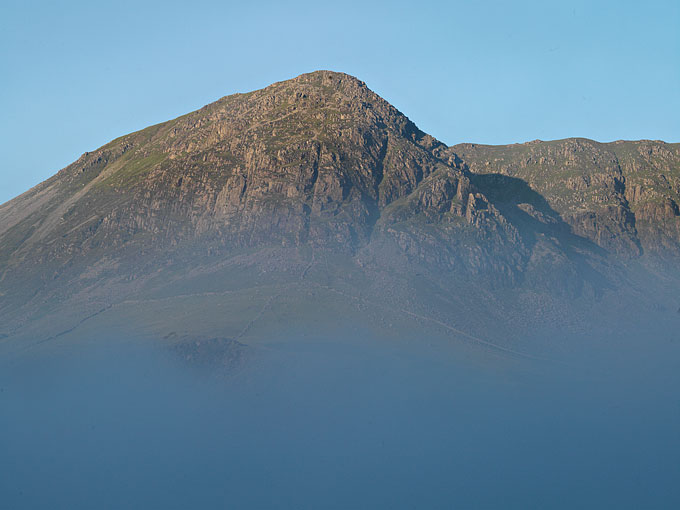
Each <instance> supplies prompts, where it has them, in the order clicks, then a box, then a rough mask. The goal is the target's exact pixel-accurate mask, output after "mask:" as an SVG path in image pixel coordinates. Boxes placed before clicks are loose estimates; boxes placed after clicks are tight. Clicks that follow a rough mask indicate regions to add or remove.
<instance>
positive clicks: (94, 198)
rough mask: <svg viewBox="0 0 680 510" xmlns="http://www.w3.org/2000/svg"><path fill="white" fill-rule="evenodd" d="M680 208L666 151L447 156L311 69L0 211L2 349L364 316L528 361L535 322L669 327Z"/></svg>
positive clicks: (104, 151) (499, 150)
mask: <svg viewBox="0 0 680 510" xmlns="http://www.w3.org/2000/svg"><path fill="white" fill-rule="evenodd" d="M679 203H680V144H667V143H664V142H659V141H639V142H622V141H620V142H613V143H608V144H601V143H597V142H594V141H591V140H585V139H568V140H560V141H552V142H541V141H534V142H529V143H525V144H516V145H508V146H483V145H476V144H461V145H456V146H452V147H447V146H446V145H444V144H443V143H441V142H439V141H437V140H436V139H434V138H433V137H432V136H430V135H427V134H426V133H423V132H422V131H420V130H419V129H418V128H417V127H416V126H415V125H414V124H413V123H412V122H411V121H410V120H409V119H408V118H407V117H406V116H404V115H403V114H402V113H400V112H399V111H398V110H397V109H395V108H394V107H393V106H391V105H390V104H389V103H387V102H386V101H385V100H384V99H382V98H380V97H379V96H378V95H376V94H375V93H374V92H372V91H371V90H370V89H368V88H367V87H366V85H365V84H364V83H363V82H361V81H359V80H358V79H356V78H353V77H351V76H348V75H346V74H342V73H335V72H330V71H318V72H314V73H310V74H304V75H301V76H299V77H297V78H294V79H292V80H288V81H284V82H280V83H275V84H273V85H271V86H269V87H267V88H264V89H262V90H258V91H255V92H250V93H247V94H235V95H231V96H227V97H224V98H222V99H220V100H218V101H216V102H214V103H212V104H209V105H207V106H205V107H203V108H201V109H200V110H198V111H196V112H193V113H189V114H187V115H184V116H182V117H179V118H177V119H174V120H171V121H168V122H164V123H162V124H158V125H155V126H151V127H149V128H146V129H144V130H142V131H139V132H136V133H132V134H130V135H126V136H123V137H121V138H118V139H116V140H114V141H112V142H110V143H109V144H107V145H105V146H103V147H101V148H99V149H97V150H95V151H93V152H87V153H85V154H83V155H82V156H81V157H80V158H79V159H78V160H77V161H76V162H74V163H72V164H71V165H69V166H68V167H66V168H64V169H62V170H61V171H59V172H58V173H57V174H56V175H54V176H53V177H52V178H50V179H48V180H47V181H45V182H43V183H41V184H39V185H38V186H36V187H35V188H33V189H31V190H29V191H27V192H26V193H24V194H23V195H21V196H19V197H17V198H15V199H13V200H11V201H9V202H7V203H5V204H4V205H2V206H0V299H1V301H0V336H1V337H3V340H0V342H2V345H4V346H5V347H6V348H8V349H24V348H26V347H27V346H32V345H35V344H40V345H45V344H55V342H56V341H57V340H59V341H61V342H64V341H66V340H73V341H75V340H76V339H79V338H85V337H87V335H88V334H90V335H91V334H93V332H95V331H102V330H103V331H110V332H113V331H123V330H125V331H134V332H135V333H136V334H141V335H145V336H149V337H152V338H156V339H165V341H167V342H170V343H173V344H177V343H183V344H184V343H187V342H189V343H191V342H192V341H193V340H194V339H201V340H200V341H199V340H197V341H196V342H197V344H198V343H201V342H203V343H204V344H206V343H207V344H209V345H213V346H214V342H211V341H210V339H214V338H224V339H227V340H228V343H229V349H233V348H234V346H235V345H241V343H242V342H243V343H244V345H245V344H249V345H253V344H257V343H258V342H267V341H271V339H272V338H273V337H285V336H286V335H291V334H312V335H322V334H325V333H327V332H328V331H332V330H337V331H341V330H347V329H348V328H349V329H350V330H351V329H352V328H365V329H367V330H370V331H372V332H373V333H374V334H378V335H383V336H386V337H391V336H394V335H406V336H408V335H414V334H416V335H418V334H425V333H424V332H428V334H435V333H436V334H438V335H440V336H445V337H451V338H455V339H456V340H459V341H461V342H463V343H467V344H471V345H475V346H479V345H482V346H484V348H488V349H495V350H500V351H503V352H505V353H506V354H513V353H514V354H517V353H520V354H522V353H526V352H528V350H530V351H531V352H533V353H535V352H537V351H540V350H541V347H540V346H538V347H537V346H536V345H532V346H531V347H530V348H529V347H527V346H523V345H522V344H521V343H522V341H523V340H522V339H523V338H526V337H527V334H528V333H535V332H537V331H543V328H546V327H548V326H550V327H555V326H556V327H557V328H559V329H560V330H562V331H566V330H569V331H580V332H584V331H587V330H589V328H591V327H592V326H593V324H596V323H597V324H600V325H601V326H602V327H606V328H613V329H611V331H616V328H621V327H627V325H629V324H630V321H632V320H633V319H632V316H631V310H635V311H636V312H639V313H648V312H649V313H652V312H653V313H656V314H657V315H658V317H659V320H674V319H675V317H676V315H674V314H675V311H676V309H677V307H678V303H677V299H676V298H677V296H675V295H674V289H675V288H677V284H678V279H679V276H678V275H679V273H678V268H679V264H678V262H680V258H679V255H680V211H679V209H678V204H679ZM605 318H606V320H605ZM211 348H212V347H211ZM182 352H184V351H182ZM230 352H231V351H230ZM230 356H231V354H230Z"/></svg>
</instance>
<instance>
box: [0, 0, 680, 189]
mask: <svg viewBox="0 0 680 510" xmlns="http://www.w3.org/2000/svg"><path fill="white" fill-rule="evenodd" d="M679 27H680V2H677V0H669V1H662V0H650V1H648V2H639V1H636V2H630V1H626V0H619V1H600V2H597V1H592V0H591V1H580V0H579V1H573V2H549V1H518V2H514V3H513V2H507V1H504V2H501V1H477V2H456V1H449V2H436V1H432V2H399V1H391V2H368V1H363V2H352V1H344V2H333V3H320V2H295V1H291V2H247V3H243V2H239V3H231V2H207V1H201V0H194V1H192V2H186V1H184V2H174V1H172V0H167V1H164V2H142V1H139V2H131V1H127V0H120V1H116V2H108V3H106V4H103V3H101V4H100V3H97V2H92V1H88V2H80V1H72V2H68V1H66V2H31V1H30V0H29V1H21V2H18V1H15V0H4V1H3V3H2V7H0V73H1V76H0V78H1V79H0V108H1V111H2V117H1V118H0V139H1V140H2V150H1V151H0V177H2V187H0V202H4V201H6V200H8V199H10V198H12V197H13V196H16V195H18V194H19V193H21V192H23V191H25V190H26V189H28V188H30V187H31V186H33V185H35V184H37V183H38V182H40V181H41V180H44V179H45V178H47V177H49V176H50V175H52V174H53V173H55V172H56V171H57V170H59V169H60V168H62V167H64V166H65V165H67V164H68V163H70V162H71V161H73V160H75V159H76V158H77V157H78V156H79V155H80V154H82V153H83V152H85V151H90V150H93V149H95V148H97V147H99V146H101V145H103V144H105V143H106V142H108V141H110V140H111V139H113V138H116V137H118V136H120V135H122V134H125V133H128V132H131V131H135V130H137V129H141V128H143V127H145V126H148V125H150V124H155V123H157V122H161V121H164V120H167V119H170V118H174V117H176V116H178V115H181V114H183V113H186V112H188V111H191V110H194V109H197V108H199V107H201V106H202V105H204V104H206V103H208V102H211V101H214V100H216V99H218V98H219V97H221V96H224V95H227V94H231V93H233V92H245V91H248V90H252V89H257V88H261V87H264V86H266V85H268V84H269V83H271V82H274V81H280V80H284V79H287V78H291V77H293V76H296V75H298V74H300V73H303V72H308V71H312V70H315V69H332V70H337V71H344V72H347V73H350V74H353V75H355V76H357V77H359V78H361V79H362V80H364V81H365V82H366V83H367V84H368V86H369V87H371V88H372V89H373V90H375V91H376V92H378V93H379V94H380V95H382V96H383V97H385V98H386V99H387V100H388V101H390V102H391V103H392V104H394V105H395V106H396V107H397V108H399V109H400V110H401V111H402V112H404V113H405V114H406V115H408V116H409V117H410V118H411V119H412V120H413V121H414V122H415V123H416V124H418V126H419V127H420V128H421V129H423V130H424V131H426V132H428V133H431V134H433V135H434V136H436V137H437V138H439V139H440V140H442V141H443V142H445V143H447V144H455V143H459V142H466V141H469V142H477V143H515V142H524V141H527V140H533V139H536V138H540V139H543V140H547V139H556V138H565V137H569V136H583V137H588V138H593V139H596V140H600V141H611V140H616V139H639V138H652V139H662V140H666V141H672V142H678V141H680V29H679Z"/></svg>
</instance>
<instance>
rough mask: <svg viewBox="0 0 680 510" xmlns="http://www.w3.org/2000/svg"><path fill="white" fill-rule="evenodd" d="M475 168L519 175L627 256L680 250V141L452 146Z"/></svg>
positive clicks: (575, 223)
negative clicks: (679, 203)
mask: <svg viewBox="0 0 680 510" xmlns="http://www.w3.org/2000/svg"><path fill="white" fill-rule="evenodd" d="M444 153H445V154H448V155H449V156H450V157H452V158H458V159H461V160H463V161H464V165H465V167H466V169H467V170H469V171H470V172H472V173H475V174H499V175H504V176H511V177H517V178H519V179H522V180H523V181H524V182H526V183H527V184H528V185H529V186H530V187H531V189H532V190H534V191H536V192H538V193H540V194H541V195H542V196H543V197H544V198H545V200H546V201H547V203H548V204H549V206H550V207H551V208H553V209H554V210H555V211H556V212H557V213H558V214H559V215H560V216H561V217H562V219H563V220H564V221H565V222H566V223H568V224H569V225H570V226H571V228H572V229H573V232H574V233H575V234H577V235H579V236H582V237H584V238H587V239H589V240H591V241H593V242H594V243H595V244H597V245H598V246H600V247H602V248H604V249H606V250H608V251H611V252H613V253H616V254H619V255H626V256H630V257H638V256H641V255H651V256H653V257H660V258H664V259H669V260H676V261H677V259H678V255H680V236H679V235H678V232H679V231H678V227H679V226H680V213H679V210H678V206H677V203H678V198H679V193H680V147H679V146H678V144H666V143H663V142H653V141H649V140H643V141H639V142H623V141H619V142H614V143H607V144H602V143H597V142H594V141H592V140H585V139H568V140H558V141H554V142H540V141H535V142H529V143H526V144H518V145H508V146H498V147H492V146H481V145H473V144H462V145H457V146H455V147H450V148H448V149H446V150H445V151H444Z"/></svg>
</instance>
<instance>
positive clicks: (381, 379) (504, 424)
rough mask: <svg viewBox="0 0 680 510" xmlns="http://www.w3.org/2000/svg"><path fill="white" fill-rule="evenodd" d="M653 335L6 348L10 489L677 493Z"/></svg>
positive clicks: (20, 497) (3, 432) (97, 499)
mask: <svg viewBox="0 0 680 510" xmlns="http://www.w3.org/2000/svg"><path fill="white" fill-rule="evenodd" d="M104 337H105V340H104ZM654 338H656V339H657V340H655V341H651V340H649V339H641V338H627V339H621V338H619V342H620V344H619V345H620V346H621V349H619V350H618V351H617V354H616V356H614V355H610V356H607V355H602V356H599V357H597V356H592V355H591V353H590V352H589V351H588V350H587V349H583V350H582V351H581V352H582V353H583V355H580V354H579V353H578V352H576V351H574V352H572V353H571V356H570V357H569V359H568V361H567V362H561V361H559V362H550V361H535V360H531V361H527V360H516V359H504V358H503V357H499V356H491V355H486V354H484V353H482V355H480V361H479V362H478V363H471V362H470V360H469V359H465V360H463V359H461V357H460V356H459V352H458V350H457V349H456V348H455V346H454V347H452V346H451V345H443V344H440V343H437V342H435V341H428V340H427V339H417V340H418V341H417V342H413V343H404V342H401V343H396V342H395V343H390V342H389V341H386V340H375V339H372V338H368V337H367V338H363V337H356V336H354V337H349V336H342V335H338V336H336V337H332V338H330V337H329V338H323V339H300V338H285V339H273V340H276V341H272V342H271V344H270V347H268V348H259V349H257V350H256V351H254V352H253V353H252V354H251V355H250V356H249V360H248V362H247V363H245V364H242V365H240V366H234V367H214V366H203V365H196V364H191V363H188V362H187V361H186V360H185V359H184V358H182V357H180V356H176V355H175V353H173V352H172V351H170V350H168V349H167V348H165V347H164V346H163V345H162V344H161V343H149V342H141V341H137V340H135V339H130V338H125V339H120V338H111V337H110V336H106V335H102V338H96V339H95V338H93V339H92V341H91V342H89V343H88V344H86V345H83V346H79V347H78V348H70V349H63V350H61V351H58V352H59V354H58V355H55V354H54V353H52V354H50V355H49V356H42V357H40V356H24V357H20V358H16V357H15V358H13V359H12V360H9V359H4V361H3V362H2V366H1V367H0V368H1V369H2V370H1V372H0V374H1V375H0V408H1V409H2V412H1V413H0V457H1V458H2V462H1V463H0V499H1V500H2V505H1V506H2V507H3V508H12V509H19V508H71V509H72V508H298V509H299V508H355V509H356V508H395V509H402V508H675V507H677V505H678V504H680V484H679V483H678V481H679V480H680V433H679V432H678V431H680V399H679V398H678V396H677V387H678V382H680V381H679V379H680V376H679V374H680V372H679V371H678V370H677V368H678V366H677V365H678V362H677V360H678V359H679V358H678V356H677V354H678V352H677V343H674V342H671V341H668V339H667V337H663V335H655V336H654ZM575 345H576V343H575ZM586 352H588V355H587V356H586ZM643 353H646V354H644V355H643ZM586 358H587V359H586ZM634 367H635V368H634Z"/></svg>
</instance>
